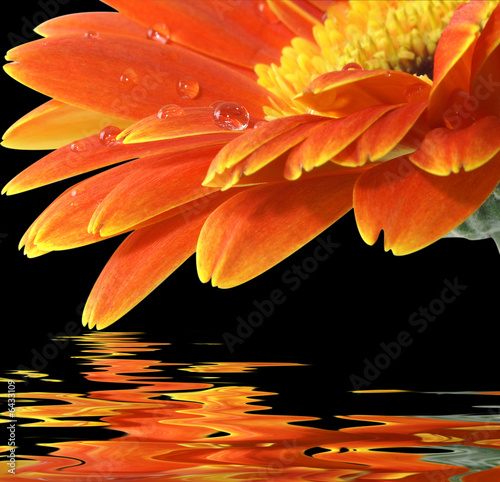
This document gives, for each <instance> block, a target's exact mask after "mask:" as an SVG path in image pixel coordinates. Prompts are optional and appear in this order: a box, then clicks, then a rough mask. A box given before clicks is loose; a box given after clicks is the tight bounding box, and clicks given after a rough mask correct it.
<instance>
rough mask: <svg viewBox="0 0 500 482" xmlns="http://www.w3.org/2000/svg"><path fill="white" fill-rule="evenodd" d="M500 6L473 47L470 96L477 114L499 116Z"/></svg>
mask: <svg viewBox="0 0 500 482" xmlns="http://www.w3.org/2000/svg"><path fill="white" fill-rule="evenodd" d="M499 65H500V8H496V9H495V10H494V11H493V13H492V14H491V17H490V18H489V19H488V22H487V23H486V26H485V27H484V29H483V31H482V32H481V36H480V37H479V39H478V40H477V43H476V46H475V49H474V58H473V59H472V67H471V69H472V70H471V78H472V82H471V87H470V96H471V99H472V100H473V101H474V103H475V105H474V106H473V107H474V111H475V112H477V114H478V115H483V116H488V115H496V116H497V117H498V116H500V95H498V94H499V89H500V75H499V73H498V66H499Z"/></svg>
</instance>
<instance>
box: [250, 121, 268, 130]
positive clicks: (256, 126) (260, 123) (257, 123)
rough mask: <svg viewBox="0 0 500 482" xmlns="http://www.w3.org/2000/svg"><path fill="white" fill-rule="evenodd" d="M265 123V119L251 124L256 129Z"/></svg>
mask: <svg viewBox="0 0 500 482" xmlns="http://www.w3.org/2000/svg"><path fill="white" fill-rule="evenodd" d="M266 124H267V121H259V122H256V123H255V124H254V126H253V128H254V129H258V128H259V127H262V126H265V125H266Z"/></svg>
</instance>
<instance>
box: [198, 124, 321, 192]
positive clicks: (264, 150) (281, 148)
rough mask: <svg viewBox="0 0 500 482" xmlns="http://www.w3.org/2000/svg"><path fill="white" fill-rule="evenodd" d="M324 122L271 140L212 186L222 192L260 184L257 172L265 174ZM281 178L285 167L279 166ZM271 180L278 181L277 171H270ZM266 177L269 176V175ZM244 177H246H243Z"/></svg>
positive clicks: (230, 169) (211, 183)
mask: <svg viewBox="0 0 500 482" xmlns="http://www.w3.org/2000/svg"><path fill="white" fill-rule="evenodd" d="M324 122H327V121H319V122H318V121H315V122H309V123H305V124H302V125H299V126H297V127H295V128H294V129H292V130H289V131H286V132H284V133H283V134H281V135H279V136H277V137H275V138H273V139H271V140H270V141H269V142H267V143H265V144H263V145H262V146H260V147H257V148H256V149H255V150H254V151H253V152H252V153H251V154H250V155H249V156H247V157H245V158H244V159H243V160H241V161H240V162H239V163H238V164H236V165H235V166H232V167H230V168H229V169H226V170H225V171H224V172H223V173H221V174H217V173H216V175H215V177H214V178H213V179H212V180H211V181H210V184H207V185H210V186H220V187H221V189H222V190H226V189H229V188H230V187H233V186H234V185H236V184H246V183H252V182H254V183H255V182H258V181H257V179H262V177H258V176H255V174H256V173H257V172H259V173H261V174H263V172H262V171H263V170H264V168H265V167H266V166H268V165H269V164H270V163H271V162H273V161H276V160H277V159H278V158H280V156H282V155H283V154H285V153H286V152H287V151H289V150H290V149H291V148H292V147H294V146H296V145H297V144H299V143H300V142H302V141H303V140H304V139H307V138H308V137H309V136H310V135H311V134H312V133H314V132H315V131H316V130H317V129H318V128H319V127H320V126H321V125H323V123H324ZM279 169H280V172H281V176H280V177H281V178H279V179H278V180H280V181H282V180H283V169H284V165H282V163H280V164H279ZM268 172H269V174H271V178H272V179H275V180H276V176H275V174H276V170H275V169H271V170H270V171H268ZM265 175H268V174H267V173H266V174H265ZM243 176H244V177H243Z"/></svg>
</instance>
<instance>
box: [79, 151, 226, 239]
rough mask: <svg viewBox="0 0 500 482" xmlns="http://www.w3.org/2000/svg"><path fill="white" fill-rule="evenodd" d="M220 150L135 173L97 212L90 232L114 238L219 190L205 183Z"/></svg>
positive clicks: (178, 156) (196, 154)
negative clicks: (206, 175)
mask: <svg viewBox="0 0 500 482" xmlns="http://www.w3.org/2000/svg"><path fill="white" fill-rule="evenodd" d="M216 153H217V149H213V148H209V149H203V150H200V151H196V152H193V153H190V156H189V159H186V156H185V155H184V154H179V155H175V156H172V157H171V159H170V162H169V163H168V164H166V165H160V166H155V167H152V168H149V169H142V170H141V169H135V170H134V171H133V172H132V173H131V174H130V175H128V176H127V177H126V178H125V179H123V180H122V181H121V182H120V183H119V184H117V185H116V187H115V188H114V189H113V190H112V191H110V192H109V194H107V196H106V197H105V199H103V201H102V202H101V203H100V204H99V207H98V208H97V209H96V210H95V212H94V214H93V216H92V219H91V221H90V223H89V228H88V229H89V231H91V232H94V233H98V232H100V234H101V236H113V235H115V234H117V233H119V232H123V231H125V230H127V229H130V228H132V227H134V226H136V225H137V224H139V223H142V222H144V221H145V220H147V219H150V218H153V217H154V216H156V215H158V214H161V213H163V212H165V211H168V210H170V209H173V208H175V207H177V206H180V205H183V204H185V203H188V202H190V201H193V200H195V199H199V198H204V197H206V196H207V195H210V194H211V193H213V192H214V191H216V190H218V189H217V188H208V187H203V186H202V185H201V182H202V181H203V178H204V176H205V174H206V171H207V168H208V166H209V164H210V162H211V161H212V159H213V157H214V155H215V154H216Z"/></svg>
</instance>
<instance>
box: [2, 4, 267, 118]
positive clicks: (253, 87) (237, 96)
mask: <svg viewBox="0 0 500 482" xmlns="http://www.w3.org/2000/svg"><path fill="white" fill-rule="evenodd" d="M140 3H141V4H142V3H144V2H140ZM154 3H155V4H157V5H158V4H159V3H158V2H154ZM160 3H161V4H162V5H163V4H164V3H170V2H160ZM174 3H177V2H174ZM7 59H8V60H11V61H13V63H10V64H7V65H6V66H5V67H4V68H5V70H6V71H7V73H8V74H9V75H11V76H12V77H14V78H15V79H17V80H18V81H20V82H21V83H24V84H26V85H28V86H29V87H31V88H33V89H35V90H38V91H40V92H42V93H44V94H46V95H48V96H50V97H53V98H55V99H57V100H60V101H62V102H65V103H68V104H72V105H75V106H77V107H81V108H84V109H89V110H92V111H96V112H101V113H103V114H106V115H111V116H115V117H120V118H124V119H132V120H139V119H142V118H144V117H147V116H149V115H154V114H156V113H157V112H158V110H159V109H160V108H161V107H163V106H164V105H166V104H178V103H181V102H182V105H183V106H185V107H204V106H207V105H210V104H211V103H213V102H215V101H217V100H221V99H224V100H230V101H232V102H237V103H238V104H241V105H243V106H245V107H246V109H247V110H248V112H249V113H250V114H251V115H254V116H256V117H262V116H263V111H262V106H263V105H264V104H267V102H268V96H269V93H268V92H267V91H266V90H265V89H264V88H263V87H260V86H259V85H257V83H256V82H254V81H252V80H250V79H249V78H248V77H246V76H244V75H241V74H239V73H238V72H235V71H234V70H231V69H230V68H228V67H225V66H223V65H222V64H220V63H217V62H216V61H214V60H210V59H208V58H205V57H203V56H201V55H199V54H196V53H194V52H191V51H189V50H187V49H185V48H183V47H180V46H177V45H173V44H168V45H158V42H154V41H151V40H147V39H144V40H142V39H138V38H132V37H127V36H118V35H112V34H102V35H100V36H99V38H82V36H81V35H69V36H63V37H49V38H47V39H42V40H38V41H35V42H31V43H28V44H24V45H21V46H19V47H16V48H14V49H12V50H11V51H10V52H9V53H8V56H7ZM186 79H187V80H188V81H189V82H194V83H197V84H198V87H199V92H198V94H197V95H196V96H195V97H194V98H190V97H188V98H183V97H181V94H180V93H179V92H178V91H177V87H178V84H179V82H180V81H182V80H186ZM96 86H98V87H97V88H96ZM181 93H182V95H184V97H186V95H191V96H193V93H192V92H191V93H189V94H186V93H183V92H182V91H181Z"/></svg>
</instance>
